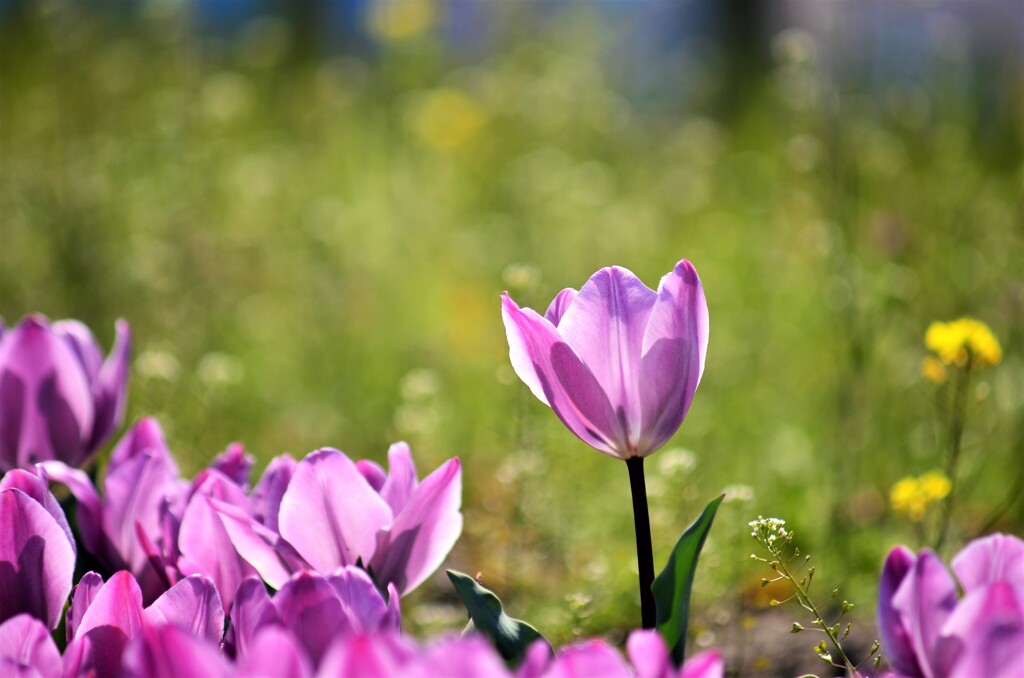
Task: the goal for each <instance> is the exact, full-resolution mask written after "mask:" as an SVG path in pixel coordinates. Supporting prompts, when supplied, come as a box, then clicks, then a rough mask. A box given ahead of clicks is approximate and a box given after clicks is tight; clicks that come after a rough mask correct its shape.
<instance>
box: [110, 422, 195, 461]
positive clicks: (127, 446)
mask: <svg viewBox="0 0 1024 678" xmlns="http://www.w3.org/2000/svg"><path fill="white" fill-rule="evenodd" d="M144 452H152V453H154V454H156V455H157V456H159V457H160V458H162V459H163V460H164V463H165V464H166V465H167V466H168V467H170V468H171V469H172V470H173V472H174V474H175V475H181V472H180V471H179V470H178V465H177V464H176V463H175V462H174V457H173V456H172V455H171V450H170V448H169V447H168V446H167V440H166V438H164V431H163V428H161V426H160V422H159V421H157V420H156V419H154V418H153V417H143V418H141V419H139V420H138V421H137V422H135V424H133V425H132V427H131V428H130V429H128V432H127V433H125V434H124V435H123V436H122V437H121V439H120V440H119V441H118V442H117V445H115V446H114V451H113V452H111V453H110V463H108V464H107V473H108V474H109V473H111V472H113V470H114V469H116V468H117V467H118V466H120V465H121V464H124V463H125V462H127V461H128V460H130V459H132V458H134V457H137V456H139V455H141V454H142V453H144Z"/></svg>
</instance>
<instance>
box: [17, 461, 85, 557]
mask: <svg viewBox="0 0 1024 678" xmlns="http://www.w3.org/2000/svg"><path fill="white" fill-rule="evenodd" d="M37 472H38V475H36V474H35V473H31V472H29V471H25V470H23V469H14V470H13V471H8V472H7V473H6V474H5V475H4V476H3V478H0V490H6V489H8V488H11V487H14V488H17V489H19V490H21V491H22V492H24V493H25V494H27V495H28V496H30V497H32V498H33V499H35V500H36V501H37V502H39V505H40V506H42V507H43V508H44V509H46V512H47V513H49V514H50V515H51V516H53V519H54V520H56V521H57V524H58V525H60V529H62V530H64V534H66V535H67V538H68V542H70V544H71V549H72V550H73V551H75V552H76V553H77V549H76V548H75V538H74V537H73V536H72V535H71V526H70V525H68V519H67V516H65V515H64V509H62V508H61V507H60V504H59V503H58V502H57V498H56V497H54V496H53V494H52V493H51V492H50V483H49V478H48V476H47V473H46V469H45V468H43V465H42V464H39V465H37Z"/></svg>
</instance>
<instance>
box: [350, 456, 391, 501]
mask: <svg viewBox="0 0 1024 678" xmlns="http://www.w3.org/2000/svg"><path fill="white" fill-rule="evenodd" d="M356 468H357V469H359V472H360V473H362V474H363V477H364V478H366V482H368V483H370V487H372V488H373V491H374V492H378V493H379V492H380V488H382V487H384V483H385V482H387V479H388V474H387V471H385V470H384V467H382V466H381V465H380V464H378V463H377V462H375V461H370V460H369V459H360V460H359V461H357V462H356Z"/></svg>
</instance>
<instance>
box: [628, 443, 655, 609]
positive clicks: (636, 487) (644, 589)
mask: <svg viewBox="0 0 1024 678" xmlns="http://www.w3.org/2000/svg"><path fill="white" fill-rule="evenodd" d="M626 468H627V469H629V489H630V491H631V492H632V495H633V527H634V530H635V531H636V560H637V564H638V565H639V568H640V619H641V623H642V625H643V628H645V629H653V628H654V627H655V625H656V624H657V614H656V612H655V607H654V591H652V590H651V586H653V584H654V549H653V547H652V546H651V518H650V515H649V514H648V512H647V484H646V482H645V481H644V458H643V457H630V458H629V459H627V460H626Z"/></svg>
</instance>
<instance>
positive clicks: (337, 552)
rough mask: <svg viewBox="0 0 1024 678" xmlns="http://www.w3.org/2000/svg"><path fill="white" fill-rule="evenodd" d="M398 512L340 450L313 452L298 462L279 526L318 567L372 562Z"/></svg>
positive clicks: (326, 569)
mask: <svg viewBox="0 0 1024 678" xmlns="http://www.w3.org/2000/svg"><path fill="white" fill-rule="evenodd" d="M392 517H393V514H392V513H391V509H390V508H389V507H388V505H387V503H386V502H385V501H384V500H383V499H382V498H381V496H380V495H379V494H377V493H376V492H374V491H373V488H372V487H370V484H369V483H367V482H366V479H365V478H364V477H363V476H362V474H361V473H359V470H358V469H357V468H356V465H355V464H354V463H352V460H350V459H349V458H348V457H347V456H345V455H344V454H342V453H341V452H339V451H338V450H334V449H330V448H324V449H322V450H318V451H316V452H313V453H312V454H310V455H309V456H307V457H306V458H305V459H303V460H302V461H301V462H299V464H298V465H297V466H296V467H295V473H294V474H293V475H292V479H291V482H290V483H288V489H287V490H286V491H285V493H284V497H283V499H282V500H281V510H280V513H279V515H278V527H279V530H280V533H281V536H282V537H284V538H285V540H287V541H288V543H290V544H291V545H292V546H294V547H295V550H296V551H298V553H299V555H301V556H302V557H303V558H305V559H306V561H307V562H309V564H310V565H312V566H313V567H314V568H315V569H316V570H317V571H319V572H324V573H326V572H333V571H334V570H336V569H337V568H338V567H341V566H344V565H354V564H355V563H356V560H357V559H359V558H362V559H363V560H364V562H368V561H369V559H370V558H371V557H372V556H373V552H374V549H375V548H376V543H377V532H378V531H379V530H380V529H381V528H383V527H386V526H387V525H389V524H390V523H391V521H392Z"/></svg>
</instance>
